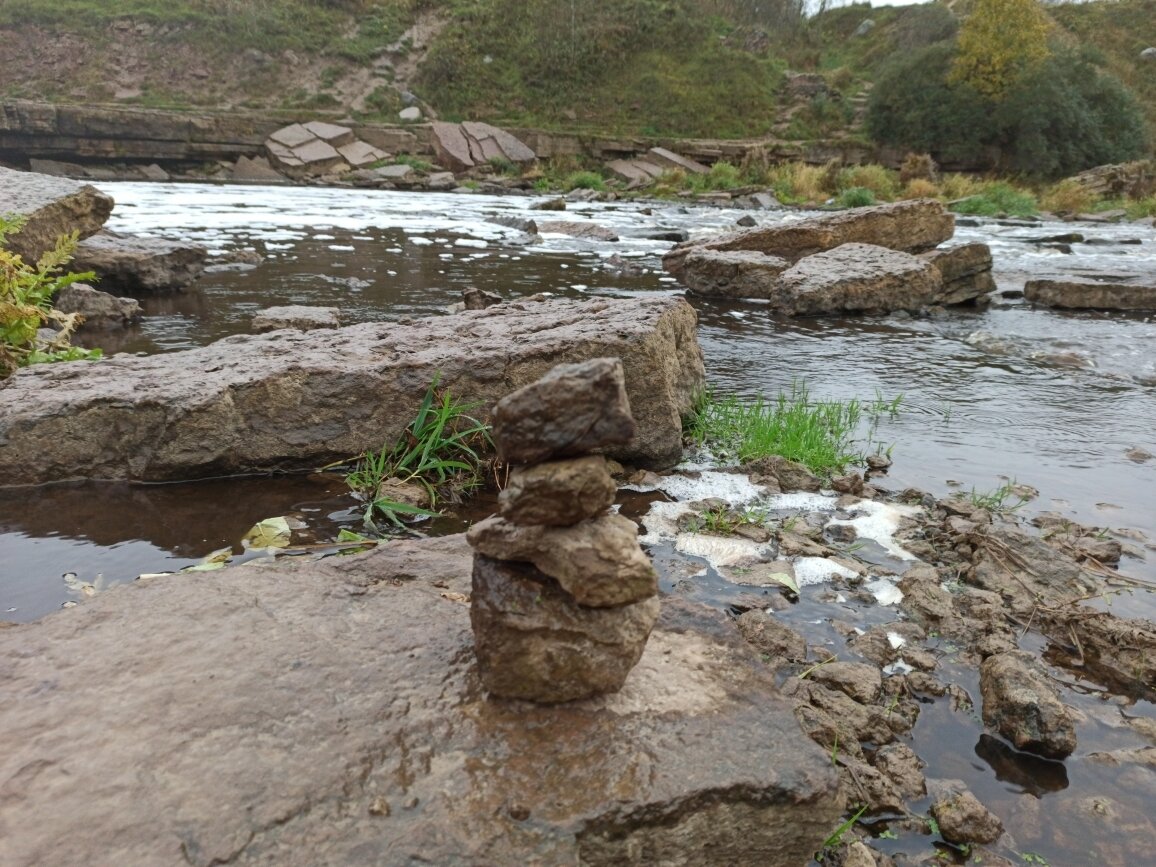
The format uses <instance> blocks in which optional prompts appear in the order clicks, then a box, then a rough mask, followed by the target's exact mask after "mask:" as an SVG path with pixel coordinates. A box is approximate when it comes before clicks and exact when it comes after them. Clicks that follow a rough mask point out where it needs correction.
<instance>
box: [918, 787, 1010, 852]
mask: <svg viewBox="0 0 1156 867" xmlns="http://www.w3.org/2000/svg"><path fill="white" fill-rule="evenodd" d="M933 788H934V789H935V792H934V798H935V799H934V800H933V801H932V804H931V815H932V816H934V817H935V821H936V822H937V823H938V824H939V833H940V834H942V835H943V839H944V840H946V841H947V842H949V843H956V844H961V845H962V844H967V843H994V842H995V841H996V840H998V839H999V838H1000V837H1002V836H1003V823H1002V822H1000V820H999V818H998V817H996V816H995V814H993V813H992V812H991V811H990V810H988V809H987V807H985V806H984V805H983V804H981V803H980V802H979V800H978V799H977V798H976V797H975V795H973V794H972V793H971V792H969V791H968V790H967V787H966V786H964V784H963V783H962V782H961V781H960V780H937V781H936V782H935V784H934V786H933Z"/></svg>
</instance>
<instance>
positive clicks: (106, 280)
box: [69, 229, 209, 295]
mask: <svg viewBox="0 0 1156 867" xmlns="http://www.w3.org/2000/svg"><path fill="white" fill-rule="evenodd" d="M208 256H209V251H208V250H206V249H205V248H204V247H201V246H199V245H197V244H186V243H181V242H178V241H166V240H164V239H161V238H138V237H133V236H130V235H122V234H120V233H119V232H112V231H110V230H108V229H103V230H101V231H100V232H98V233H96V234H95V235H93V236H92V237H90V238H86V239H85V240H83V241H81V242H80V244H78V245H77V247H76V254H75V255H74V256H73V257H72V263H71V265H70V266H69V267H70V268H72V269H73V270H75V271H94V272H96V275H97V277H99V278H100V285H101V286H102V287H104V288H105V289H112V290H115V291H116V292H117V293H120V294H123V295H155V294H160V293H165V292H174V291H179V290H181V289H183V288H185V287H186V286H188V285H189V284H190V283H192V282H193V281H194V280H196V279H197V277H199V276H200V275H201V272H202V271H204V270H205V264H206V262H207V260H208Z"/></svg>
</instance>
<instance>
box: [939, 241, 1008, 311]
mask: <svg viewBox="0 0 1156 867" xmlns="http://www.w3.org/2000/svg"><path fill="white" fill-rule="evenodd" d="M920 258H921V259H925V260H926V261H928V262H930V263H931V264H932V265H934V266H935V267H936V269H937V270H938V271H939V274H940V276H941V277H942V278H943V290H942V292H941V294H940V295H939V297H938V298H937V299H936V303H937V304H965V303H968V302H974V301H977V300H979V299H981V298H984V297H986V296H987V295H990V294H991V293H992V292H994V291H995V288H996V286H995V278H994V277H992V275H991V267H992V258H991V248H990V247H989V246H988V245H987V244H981V243H979V242H975V243H972V244H958V245H956V246H954V247H943V248H938V249H935V250H929V251H928V252H926V253H922V254H920Z"/></svg>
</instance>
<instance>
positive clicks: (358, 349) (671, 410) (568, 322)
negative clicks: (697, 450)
mask: <svg viewBox="0 0 1156 867" xmlns="http://www.w3.org/2000/svg"><path fill="white" fill-rule="evenodd" d="M695 325H696V316H695V313H694V310H693V308H691V307H690V305H689V304H687V303H686V302H685V301H682V300H680V299H674V298H639V299H605V298H600V299H590V300H578V301H570V300H550V301H542V302H523V303H518V304H504V305H500V306H497V307H490V308H487V309H485V310H477V311H466V312H464V313H458V314H454V315H451V316H438V317H432V318H429V319H417V320H401V321H392V322H368V323H361V324H358V325H351V326H347V327H344V328H340V329H326V330H323V331H307V332H287V331H278V332H273V333H271V334H263V335H249V336H237V337H230V338H226V339H225V340H221V341H218V342H217V343H214V344H212V345H210V346H205V347H201V348H198V349H191V350H187V351H183V352H171V353H165V354H161V355H153V356H149V357H136V356H125V355H118V356H113V357H110V358H106V359H104V360H103V361H101V362H100V363H99V364H88V363H73V364H69V363H65V364H52V365H35V366H33V367H29V368H23V369H21V370H19V371H17V372H16V373H15V374H14V375H13V376H11V377H10V378H9V379H8V380H6V382H5V385H4V388H3V389H0V441H2V442H4V447H3V448H0V480H2V482H3V483H4V484H11V485H15V484H35V483H39V482H47V481H54V480H63V479H74V478H85V477H86V478H96V479H123V480H138V481H162V480H175V479H193V478H204V477H207V476H217V475H228V474H241V473H248V472H254V471H260V470H269V469H278V468H280V469H293V468H297V469H310V468H313V467H317V466H323V465H325V464H327V463H330V462H332V461H335V460H340V459H343V458H348V457H349V456H350V455H355V454H359V453H361V452H363V451H365V450H366V449H370V448H373V449H377V448H380V447H381V444H382V442H386V441H393V440H394V439H396V438H397V437H398V436H400V435H401V433H402V431H403V430H404V429H405V427H406V426H407V425H408V424H409V423H410V422H411V421H412V420H413V417H414V414H415V413H416V412H417V409H418V407H419V406H420V404H421V401H422V398H423V397H424V395H425V393H426V391H427V389H428V388H429V385H430V383H432V382H433V381H434V378H435V377H439V380H438V381H439V383H440V387H441V388H443V389H445V390H446V391H447V392H448V393H450V394H452V395H454V396H456V397H458V398H459V399H461V400H465V401H481V402H485V403H489V402H492V401H496V400H497V399H498V398H500V397H502V396H503V395H506V394H508V393H509V392H510V389H511V388H514V389H517V388H519V387H521V386H523V385H526V384H528V383H531V382H535V381H536V380H538V379H539V378H540V377H541V376H542V375H543V374H545V373H546V372H547V371H548V370H550V369H551V368H552V367H554V365H556V364H558V363H560V362H571V363H573V362H579V361H583V360H587V359H591V358H603V357H607V356H613V357H617V358H620V359H621V361H622V368H623V371H624V374H625V382H626V391H627V395H628V399H629V405H630V409H631V412H632V414H633V416H634V418H635V419H636V420H637V434H636V436H635V438H634V439H633V440H631V441H630V442H629V444H628V445H622V446H616V447H612V448H610V449H608V451H609V453H610V454H611V456H612V457H615V458H616V459H618V460H620V461H622V462H624V463H630V464H632V465H635V466H643V467H649V468H661V467H667V466H671V465H673V464H674V463H675V462H677V461H678V460H679V459H680V457H681V455H682V424H681V419H680V414H681V413H684V412H686V411H687V410H689V408H690V407H691V405H692V403H693V400H694V395H695V394H696V393H698V392H699V391H700V390H701V389H702V388H703V385H704V380H705V374H704V370H703V359H702V350H701V349H700V348H699V345H698V342H697V338H696V335H695ZM616 429H624V427H623V426H622V425H618V426H616Z"/></svg>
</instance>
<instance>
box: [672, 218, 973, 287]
mask: <svg viewBox="0 0 1156 867" xmlns="http://www.w3.org/2000/svg"><path fill="white" fill-rule="evenodd" d="M954 232H955V218H954V217H953V215H952V214H951V213H950V212H949V211H948V210H947V209H946V208H945V207H944V206H943V205H942V204H941V203H939V202H937V201H935V200H933V199H913V200H910V201H905V202H894V203H892V204H887V205H878V206H876V207H871V208H855V209H853V210H848V211H842V212H840V213H837V214H831V215H824V216H821V217H812V218H809V219H805V220H798V221H796V222H793V223H778V224H775V225H771V226H760V227H757V228H754V229H747V230H744V231H740V232H731V233H727V234H724V235H719V236H716V237H713V238H707V239H706V240H702V241H689V242H687V243H684V244H678V245H677V246H675V247H674V248H673V249H672V250H671V251H670V252H668V253H667V254H666V255H665V256H663V257H662V264H663V266H664V267H665V268H666V270H667V271H669V272H670V273H671V274H673V275H674V276H675V277H676V278H678V279H679V280H683V279H684V271H685V270H686V257H687V254H689V253H690V252H691V251H692V250H700V251H701V250H756V251H758V252H760V253H764V254H767V255H771V256H778V257H781V258H783V259H786V260H787V261H789V262H792V263H794V262H798V261H799V260H800V259H802V258H804V257H805V256H811V255H814V254H815V253H822V252H824V251H826V250H833V249H834V248H836V247H839V246H842V245H843V244H848V243H857V244H871V245H874V246H877V247H886V248H888V249H891V250H901V251H903V252H907V253H921V252H923V251H925V250H930V249H931V248H933V247H935V246H937V245H939V244H942V243H943V242H944V241H946V240H948V239H950V238H951V236H952V234H953V233H954Z"/></svg>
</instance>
